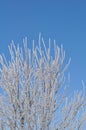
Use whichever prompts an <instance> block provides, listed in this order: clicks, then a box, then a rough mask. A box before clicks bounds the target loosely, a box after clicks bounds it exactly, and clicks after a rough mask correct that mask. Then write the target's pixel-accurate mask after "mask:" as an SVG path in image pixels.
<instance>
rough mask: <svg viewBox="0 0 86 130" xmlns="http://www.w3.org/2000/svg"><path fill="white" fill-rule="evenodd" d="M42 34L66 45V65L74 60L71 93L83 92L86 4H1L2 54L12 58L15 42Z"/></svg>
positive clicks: (51, 0)
mask: <svg viewBox="0 0 86 130" xmlns="http://www.w3.org/2000/svg"><path fill="white" fill-rule="evenodd" d="M39 32H41V34H42V36H43V37H44V39H45V40H48V38H49V37H51V39H52V40H53V39H56V41H57V43H58V45H59V46H60V45H61V44H62V45H63V47H64V50H65V51H66V61H68V59H69V58H70V57H71V59H72V60H71V64H70V66H69V69H68V72H70V75H71V83H70V89H71V90H74V89H80V88H81V87H82V84H81V80H82V79H83V80H84V82H85V84H86V1H85V0H8V1H6V0H0V54H2V53H4V54H5V55H6V57H8V45H9V44H10V43H11V40H14V42H16V44H17V43H20V44H21V43H22V39H23V38H24V37H25V36H27V37H28V38H29V37H30V38H32V39H35V40H36V39H37V38H38V35H39ZM46 44H47V43H46ZM52 44H53V42H52Z"/></svg>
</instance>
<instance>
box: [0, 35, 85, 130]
mask: <svg viewBox="0 0 86 130" xmlns="http://www.w3.org/2000/svg"><path fill="white" fill-rule="evenodd" d="M23 42H24V48H23V49H22V48H21V47H19V46H17V47H16V46H15V45H14V42H12V44H11V45H10V46H9V52H10V60H9V61H7V60H6V58H5V56H2V55H0V90H1V91H0V130H82V129H84V123H85V122H86V107H85V94H84V92H83V91H82V92H81V91H80V92H78V91H77V92H75V93H74V96H72V97H70V94H67V90H68V87H67V86H68V84H67V82H66V81H65V79H66V78H65V76H64V74H65V71H66V69H67V67H68V65H69V62H70V61H69V62H68V64H66V65H65V66H64V64H63V62H64V59H65V51H64V50H63V47H62V46H61V48H59V47H58V46H57V45H56V41H55V40H54V49H53V54H52V53H51V47H50V44H51V43H50V42H51V41H50V39H49V47H46V46H45V45H46V43H45V41H44V39H43V37H42V36H41V35H39V41H38V42H39V45H38V46H36V47H34V45H35V44H34V40H33V41H32V43H33V48H32V50H30V49H29V48H28V47H27V38H25V39H24V40H23ZM66 84H67V85H66ZM67 95H68V96H67Z"/></svg>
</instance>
